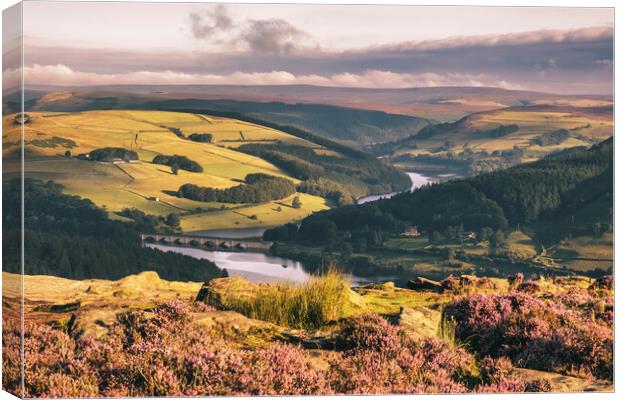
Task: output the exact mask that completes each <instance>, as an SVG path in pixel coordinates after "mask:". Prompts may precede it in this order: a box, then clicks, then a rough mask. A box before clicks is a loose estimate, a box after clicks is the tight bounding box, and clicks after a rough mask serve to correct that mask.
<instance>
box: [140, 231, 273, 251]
mask: <svg viewBox="0 0 620 400" xmlns="http://www.w3.org/2000/svg"><path fill="white" fill-rule="evenodd" d="M140 240H141V241H142V243H154V244H164V245H169V246H187V247H196V248H202V249H205V250H219V251H243V250H254V251H267V250H269V248H270V247H271V245H272V244H273V242H267V241H262V240H251V239H230V238H217V237H206V236H186V235H157V234H154V233H153V234H151V233H142V234H140Z"/></svg>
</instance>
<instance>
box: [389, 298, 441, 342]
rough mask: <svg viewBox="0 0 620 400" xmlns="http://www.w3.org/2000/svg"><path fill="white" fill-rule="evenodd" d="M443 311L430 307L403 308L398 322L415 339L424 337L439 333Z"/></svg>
mask: <svg viewBox="0 0 620 400" xmlns="http://www.w3.org/2000/svg"><path fill="white" fill-rule="evenodd" d="M440 320H441V312H440V311H438V310H431V309H430V308H428V307H420V306H415V307H405V308H401V311H400V314H399V315H398V324H399V325H400V326H401V327H402V328H403V330H404V331H405V332H406V333H407V334H408V335H409V336H411V337H412V338H414V339H424V338H427V337H432V336H436V335H437V329H438V327H439V322H440Z"/></svg>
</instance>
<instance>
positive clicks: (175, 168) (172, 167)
mask: <svg viewBox="0 0 620 400" xmlns="http://www.w3.org/2000/svg"><path fill="white" fill-rule="evenodd" d="M170 170H171V171H172V173H173V174H175V175H178V174H179V166H178V165H176V164H172V166H171V167H170Z"/></svg>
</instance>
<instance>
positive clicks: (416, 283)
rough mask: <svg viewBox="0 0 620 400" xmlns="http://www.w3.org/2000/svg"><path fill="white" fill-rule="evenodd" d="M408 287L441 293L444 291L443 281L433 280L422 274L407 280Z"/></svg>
mask: <svg viewBox="0 0 620 400" xmlns="http://www.w3.org/2000/svg"><path fill="white" fill-rule="evenodd" d="M407 287H408V288H409V289H411V290H418V291H426V292H437V293H441V292H442V291H443V287H442V286H441V283H439V282H437V281H433V280H431V279H426V278H422V277H421V276H418V277H417V278H415V279H412V280H410V281H409V282H407Z"/></svg>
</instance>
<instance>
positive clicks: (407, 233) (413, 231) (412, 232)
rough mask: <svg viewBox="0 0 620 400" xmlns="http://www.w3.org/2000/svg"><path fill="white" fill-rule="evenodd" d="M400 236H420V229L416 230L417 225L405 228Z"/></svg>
mask: <svg viewBox="0 0 620 400" xmlns="http://www.w3.org/2000/svg"><path fill="white" fill-rule="evenodd" d="M401 236H404V237H420V231H419V230H418V227H417V226H412V227H411V228H409V229H407V230H406V231H405V232H403V233H401Z"/></svg>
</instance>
